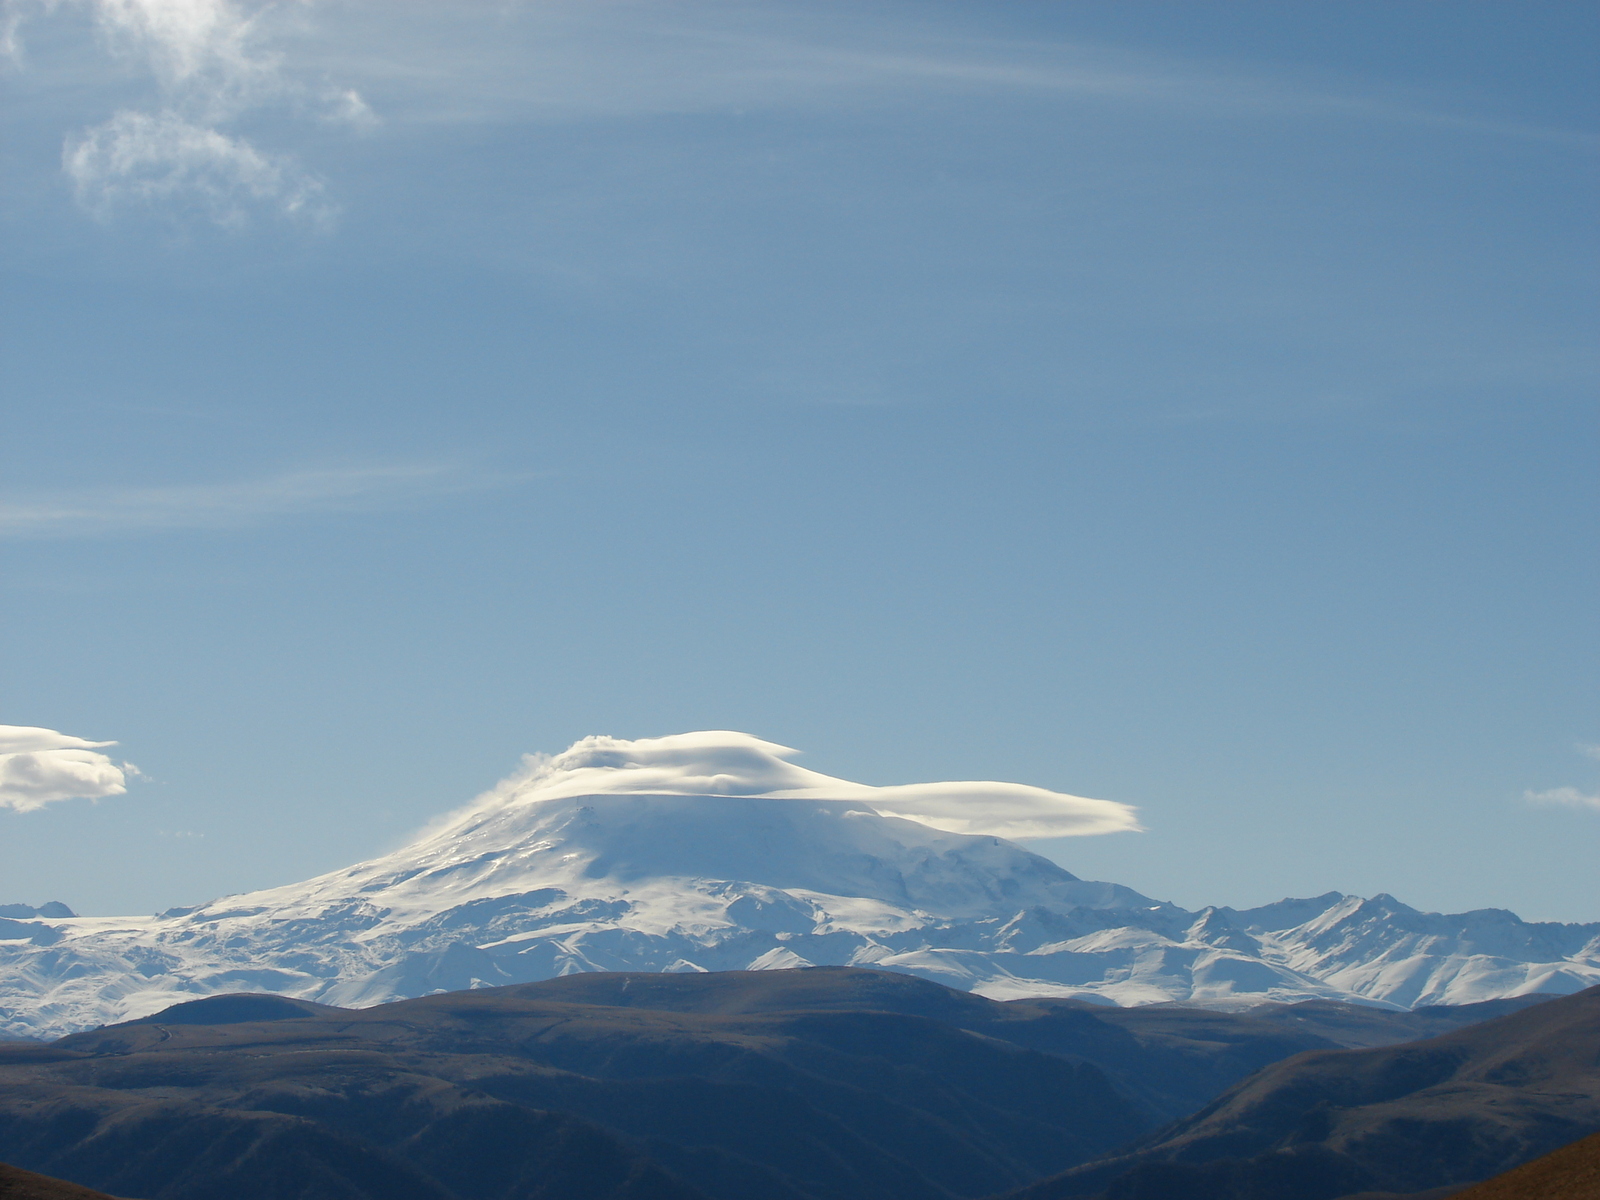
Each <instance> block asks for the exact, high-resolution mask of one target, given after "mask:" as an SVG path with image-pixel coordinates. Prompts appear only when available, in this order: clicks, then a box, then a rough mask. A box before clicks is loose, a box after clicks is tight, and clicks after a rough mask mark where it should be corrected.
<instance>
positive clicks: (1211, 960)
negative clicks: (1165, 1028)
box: [0, 792, 1600, 1038]
mask: <svg viewBox="0 0 1600 1200" xmlns="http://www.w3.org/2000/svg"><path fill="white" fill-rule="evenodd" d="M3 911H4V912H6V913H7V914H8V915H5V916H0V1035H5V1036H11V1037H35V1038H37V1037H54V1036H60V1035H63V1034H68V1033H72V1032H75V1031H79V1030H84V1029H90V1028H93V1027H95V1026H98V1025H102V1024H107V1023H112V1022H116V1021H122V1020H127V1019H130V1018H135V1017H140V1016H144V1015H146V1014H148V1013H152V1012H156V1011H158V1010H160V1009H162V1008H165V1007H167V1006H168V1005H170V1004H173V1003H176V1002H179V1001H182V1000H187V999H193V998H195V997H198V996H205V995H212V994H218V993H227V992H239V991H251V992H271V993H277V994H280V995H285V996H292V997H296V998H300V999H306V1000H314V1001H318V1002H321V1003H327V1004H335V1005H342V1006H363V1005H371V1004H378V1003H383V1002H386V1001H391V1000H397V999H402V998H406V997H413V996H422V995H427V994H429V993H433V992H439V991H453V990H460V989H468V988H473V987H483V986H493V985H502V984H510V983H520V982H526V981H533V980H540V979H548V978H552V977H555V976H560V975H563V974H568V973H571V972H575V971H666V972H697V971H717V970H731V969H746V968H749V969H764V968H782V967H796V966H807V965H857V966H875V967H879V968H883V969H887V970H893V971H899V972H905V973H907V974H911V975H916V976H920V977H922V978H925V979H930V980H935V981H938V982H940V983H944V984H947V985H949V986H951V987H956V988H960V989H963V990H967V991H973V992H976V993H978V994H980V995H983V996H987V997H991V998H995V999H1010V998H1019V997H1030V996H1057V997H1078V998H1083V999H1089V1000H1093V1001H1097V1002H1100V1003H1106V1004H1117V1005H1141V1004H1151V1003H1159V1002H1174V1001H1179V1002H1184V1003H1189V1004H1196V1003H1198V1004H1210V1005H1215V1006H1222V1007H1228V1006H1234V1007H1247V1006H1249V1005H1253V1004H1259V1003H1262V1002H1265V1001H1276V1002H1293V1001H1300V1000H1310V999H1327V1000H1351V1001H1356V1002H1359V1003H1364V1004H1371V1005H1376V1006H1381V1007H1387V1008H1393V1009H1409V1008H1412V1007H1414V1006H1418V1005H1435V1004H1469V1003H1474V1002H1478V1001H1483V1000H1488V999H1493V998H1497V997H1506V996H1520V995H1529V994H1562V993H1570V992H1575V991H1578V990H1579V989H1581V988H1584V987H1587V986H1590V985H1593V984H1596V983H1600V923H1595V924H1587V925H1577V924H1571V925H1567V924H1552V923H1530V922H1525V921H1522V920H1520V919H1518V918H1517V917H1516V916H1515V915H1514V914H1512V913H1510V912H1506V911H1503V910H1499V909H1486V910H1480V911H1477V912H1470V913H1462V914H1457V915H1452V916H1442V915H1439V914H1436V913H1422V912H1418V911H1417V910H1415V909H1412V908H1408V907H1407V906H1406V905H1404V904H1401V903H1400V902H1399V901H1397V900H1394V899H1393V898H1391V897H1389V896H1377V897H1374V898H1372V899H1361V898H1358V897H1354V896H1346V895H1341V894H1338V893H1331V892H1330V893H1328V894H1326V895H1323V896H1318V897H1315V898H1312V899H1304V900H1284V901H1281V902H1279V903H1277V904H1270V905H1266V906H1263V907H1260V908H1253V909H1246V910H1242V911H1241V910H1234V909H1230V908H1207V909H1204V910H1202V911H1199V912H1191V911H1188V910H1185V909H1182V908H1179V907H1178V906H1176V905H1174V904H1170V903H1166V902H1162V901H1158V900H1154V899H1151V898H1150V897H1148V896H1143V895H1140V894H1139V893H1138V892H1135V891H1133V890H1132V889H1130V888H1126V887H1121V886H1118V885H1116V884H1112V883H1092V882H1086V881H1083V880H1080V879H1078V878H1076V877H1075V876H1073V875H1071V874H1070V873H1068V872H1067V871H1065V870H1063V869H1062V868H1061V867H1059V866H1057V865H1056V864H1055V863H1053V862H1051V861H1049V860H1048V859H1045V858H1042V857H1040V856H1039V855H1036V854H1033V853H1031V852H1029V851H1028V850H1026V849H1024V848H1023V847H1022V846H1020V845H1018V844H1016V843H1014V842H1010V841H1007V840H1005V839H1003V838H999V837H994V836H987V835H975V834H965V833H953V832H947V831H945V830H941V829H936V828H932V827H930V825H928V824H925V823H922V822H920V821H916V820H911V819H907V818H905V817H899V816H885V815H882V814H881V813H880V812H879V811H878V810H877V809H875V808H874V807H873V806H872V805H871V804H870V803H868V802H866V801H861V800H838V801H834V800H826V799H772V798H768V797H765V796H747V795H716V794H701V795H685V794H673V793H661V794H654V793H627V794H618V793H615V792H609V793H607V792H602V793H600V794H591V795H570V796H556V797H554V798H551V797H549V796H547V795H542V794H540V795H534V796H532V797H531V798H530V797H529V796H526V795H510V796H501V797H499V798H497V799H496V800H495V801H494V802H493V803H487V804H479V805H478V806H475V807H473V808H471V809H468V810H466V811H465V812H463V813H460V814H456V815H455V816H454V817H453V818H451V819H449V820H447V821H445V822H444V823H442V824H441V825H440V826H439V827H438V828H436V829H434V830H433V831H431V832H429V833H427V834H426V835H424V836H423V837H421V838H419V839H418V840H417V841H415V842H414V843H412V844H411V845H408V846H406V847H404V848H403V849H400V850H397V851H395V852H394V853H392V854H388V855H385V856H384V857H382V858H377V859H373V860H371V861H369V862H364V863H360V864H357V865H356V866H353V867H350V868H347V869H345V870H341V871H335V872H333V873H330V874H327V875H323V876H320V877H318V878H316V879H312V880H309V881H307V882H305V883H299V884H293V885H290V886H287V887H280V888H274V889H270V890H267V891H261V892H253V893H250V894H247V895H238V896H229V897H225V898H223V899H221V900H217V901H214V902H212V903H210V904H206V905H202V906H200V907H197V908H189V909H173V910H170V911H168V912H165V913H161V914H159V915H157V916H154V917H116V918H105V917H72V916H69V915H65V913H66V912H67V911H68V910H65V909H64V908H62V907H61V906H46V907H45V908H43V909H38V910H33V909H26V910H24V906H12V907H10V908H7V909H5V910H3ZM9 914H14V915H9Z"/></svg>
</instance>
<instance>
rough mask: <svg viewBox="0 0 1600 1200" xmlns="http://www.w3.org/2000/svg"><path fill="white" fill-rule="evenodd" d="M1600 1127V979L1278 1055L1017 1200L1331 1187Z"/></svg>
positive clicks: (1492, 1162) (1280, 1196) (1164, 1198)
mask: <svg viewBox="0 0 1600 1200" xmlns="http://www.w3.org/2000/svg"><path fill="white" fill-rule="evenodd" d="M1596 1129H1600V988H1590V989H1589V990H1588V991H1585V992H1580V993H1578V994H1577V995H1575V996H1568V997H1564V998H1562V999H1559V1000H1553V1001H1550V1002H1549V1003H1547V1004H1540V1005H1537V1006H1535V1007H1532V1008H1529V1009H1526V1010H1524V1011H1521V1012H1516V1013H1512V1014H1510V1015H1507V1016H1503V1017H1499V1018H1496V1019H1494V1020H1491V1021H1487V1022H1484V1023H1483V1024H1480V1025H1475V1026H1472V1027H1469V1028H1466V1029H1462V1030H1458V1031H1456V1032H1453V1033H1448V1034H1444V1035H1442V1036H1440V1037H1436V1038H1430V1039H1427V1040H1424V1041H1419V1042H1411V1043H1406V1044H1402V1045H1398V1046H1391V1047H1385V1048H1382V1049H1373V1050H1344V1051H1313V1052H1310V1053H1306V1054H1300V1055H1296V1056H1294V1057H1293V1058H1289V1059H1286V1060H1284V1061H1283V1062H1280V1063H1277V1064H1274V1065H1272V1066H1269V1067H1267V1068H1265V1069H1264V1070H1262V1071H1260V1072H1259V1073H1257V1074H1256V1075H1254V1076H1252V1077H1251V1078H1249V1079H1247V1080H1245V1081H1244V1082H1243V1083H1240V1084H1239V1085H1237V1086H1236V1087H1234V1088H1233V1089H1232V1090H1230V1091H1229V1092H1228V1093H1227V1094H1226V1095H1224V1096H1222V1097H1221V1098H1219V1099H1218V1100H1217V1101H1215V1102H1214V1103H1213V1104H1211V1105H1209V1106H1207V1107H1206V1108H1205V1109H1203V1110H1202V1111H1200V1112H1199V1113H1196V1114H1195V1115H1194V1116H1192V1117H1190V1118H1188V1119H1186V1120H1183V1121H1179V1122H1178V1123H1176V1124H1175V1125H1173V1126H1171V1127H1169V1128H1167V1129H1165V1130H1163V1131H1161V1132H1160V1133H1159V1134H1158V1135H1155V1136H1154V1137H1153V1138H1151V1139H1149V1140H1147V1141H1146V1143H1145V1144H1143V1145H1142V1146H1140V1147H1138V1148H1137V1149H1136V1150H1135V1151H1134V1152H1132V1153H1128V1154H1124V1155H1122V1156H1119V1157H1115V1158H1111V1159H1107V1160H1103V1161H1101V1162H1097V1163H1091V1164H1087V1165H1084V1166H1082V1167H1079V1168H1076V1169H1073V1170H1069V1171H1068V1172H1066V1173H1065V1174H1064V1175H1062V1176H1060V1177H1059V1178H1056V1179H1052V1180H1047V1181H1045V1182H1043V1183H1039V1184H1035V1185H1033V1186H1031V1187H1029V1188H1026V1189H1024V1190H1022V1191H1021V1192H1019V1193H1017V1197H1018V1200H1058V1198H1061V1200H1064V1198H1067V1197H1090V1196H1093V1197H1104V1200H1257V1198H1258V1197H1271V1198H1272V1200H1335V1198H1337V1197H1344V1196H1348V1195H1352V1194H1356V1193H1361V1192H1382V1191H1389V1192H1397V1193H1402V1194H1406V1193H1415V1192H1423V1191H1426V1190H1428V1189H1431V1188H1442V1187H1446V1186H1448V1185H1465V1184H1467V1183H1471V1182H1473V1181H1475V1180H1482V1179H1485V1178H1488V1177H1490V1176H1493V1175H1496V1174H1499V1173H1501V1172H1503V1171H1505V1170H1507V1169H1509V1168H1512V1167H1515V1166H1517V1165H1518V1164H1520V1163H1524V1162H1526V1161H1528V1160H1529V1159H1531V1158H1534V1157H1537V1156H1538V1155H1541V1154H1544V1153H1547V1152H1548V1151H1550V1150H1553V1149H1555V1148H1556V1147H1559V1146H1562V1145H1564V1144H1565V1143H1568V1142H1571V1141H1573V1140H1574V1139H1576V1138H1579V1137H1582V1136H1583V1135H1585V1134H1588V1133H1591V1132H1593V1131H1595V1130H1596Z"/></svg>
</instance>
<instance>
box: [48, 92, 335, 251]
mask: <svg viewBox="0 0 1600 1200" xmlns="http://www.w3.org/2000/svg"><path fill="white" fill-rule="evenodd" d="M61 164H62V168H63V169H64V170H65V171H66V173H67V175H68V176H69V177H70V178H71V179H72V183H73V187H74V189H75V190H76V192H77V197H78V202H79V203H80V204H82V205H83V206H84V207H85V208H87V209H89V210H90V211H91V212H94V213H96V214H97V215H99V216H102V217H105V216H108V215H110V213H111V211H112V210H113V209H116V208H118V207H121V206H122V205H124V204H126V203H128V202H130V201H132V202H139V203H143V204H146V205H149V204H156V203H162V202H171V201H178V202H180V203H182V204H184V205H187V206H197V207H199V208H200V209H202V210H203V211H204V212H205V213H206V215H208V216H209V217H210V218H211V219H212V220H213V221H215V222H216V223H217V224H219V225H222V226H225V227H238V226H240V225H243V224H245V223H247V222H248V220H249V216H250V213H251V212H252V210H255V209H257V208H262V207H266V208H271V209H276V210H277V211H278V212H280V213H282V214H283V215H285V216H290V217H303V218H310V219H311V220H313V221H314V222H316V223H319V224H325V223H327V222H328V221H329V220H331V218H332V217H333V215H334V209H333V207H332V206H331V205H329V204H328V203H327V202H326V201H324V200H323V198H322V193H323V185H322V182H321V180H319V179H316V178H315V177H313V176H311V175H309V174H307V173H306V172H305V171H303V170H301V169H300V167H299V166H297V165H296V164H295V162H294V161H293V160H292V159H289V158H285V157H282V156H269V155H266V154H263V153H262V152H261V151H259V150H257V149H256V148H255V147H254V146H252V145H251V144H250V143H249V142H248V141H245V140H244V139H243V138H235V137H229V136H228V135H227V134H225V133H221V132H219V131H218V130H216V129H213V128H210V127H208V126H204V125H196V124H194V123H192V122H190V121H186V120H184V119H183V118H182V117H180V116H179V115H178V114H177V113H173V112H163V113H158V114H155V115H152V114H150V113H141V112H119V113H117V114H116V116H114V117H112V118H111V119H110V120H109V121H106V122H105V123H104V124H102V125H97V126H95V127H94V128H93V129H90V130H88V131H87V132H86V133H85V134H84V135H83V136H82V137H80V138H77V139H76V140H73V139H68V141H67V144H66V145H65V146H64V147H63V148H62V152H61Z"/></svg>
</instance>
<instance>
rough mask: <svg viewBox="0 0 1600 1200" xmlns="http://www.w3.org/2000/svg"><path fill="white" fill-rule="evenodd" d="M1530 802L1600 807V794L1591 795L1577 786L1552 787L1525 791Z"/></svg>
mask: <svg viewBox="0 0 1600 1200" xmlns="http://www.w3.org/2000/svg"><path fill="white" fill-rule="evenodd" d="M1522 798H1523V799H1524V800H1526V801H1527V802H1528V803H1529V804H1555V805H1560V806H1562V807H1564V808H1600V795H1596V796H1590V795H1587V794H1586V793H1584V792H1580V791H1579V790H1578V789H1577V788H1575V787H1558V788H1551V789H1550V790H1549V791H1547V792H1523V793H1522Z"/></svg>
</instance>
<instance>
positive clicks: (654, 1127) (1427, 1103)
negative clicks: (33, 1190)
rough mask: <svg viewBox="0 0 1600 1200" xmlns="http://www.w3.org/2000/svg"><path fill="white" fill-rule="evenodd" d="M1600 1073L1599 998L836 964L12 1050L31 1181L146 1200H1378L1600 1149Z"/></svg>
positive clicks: (19, 1139) (645, 979)
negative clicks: (1440, 1005) (1391, 1192)
mask: <svg viewBox="0 0 1600 1200" xmlns="http://www.w3.org/2000/svg"><path fill="white" fill-rule="evenodd" d="M1436 1031H1442V1032H1441V1033H1440V1035H1439V1036H1435V1037H1432V1038H1430V1039H1428V1040H1423V1041H1405V1040H1404V1039H1407V1038H1410V1037H1414V1036H1416V1035H1417V1034H1418V1033H1419V1032H1423V1033H1429V1032H1436ZM1349 1045H1355V1046H1359V1047H1364V1048H1360V1049H1344V1048H1341V1047H1344V1046H1349ZM1597 1051H1600V988H1597V989H1592V990H1590V991H1587V992H1584V993H1581V994H1579V995H1576V996H1568V997H1561V998H1556V999H1550V1000H1543V1001H1539V1000H1536V999H1531V998H1525V999H1520V1000H1517V999H1512V1000H1498V1001H1491V1002H1488V1003H1486V1004H1484V1005H1479V1006H1474V1007H1473V1008H1470V1009H1419V1010H1415V1011H1412V1012H1399V1011H1392V1010H1383V1009H1377V1008H1373V1007H1370V1006H1364V1007H1363V1006H1352V1005H1346V1004H1340V1003H1335V1002H1328V1001H1311V1002H1306V1003H1303V1004H1298V1005H1275V1004H1267V1005H1263V1006H1260V1007H1258V1008H1256V1009H1254V1010H1252V1011H1251V1012H1249V1013H1243V1014H1241V1013H1231V1012H1225V1011H1218V1010H1208V1009H1193V1008H1185V1007H1179V1006H1169V1005H1151V1006H1145V1007H1139V1008H1111V1007H1106V1006H1103V1005H1095V1004H1089V1003H1086V1002H1084V1001H1079V1000H1070V999H1057V998H1039V999H1028V1000H1012V1001H1005V1002H999V1001H993V1000H987V999H985V998H983V997H980V996H975V995H972V994H971V993H965V992H959V991H954V990H951V989H948V988H944V987H941V986H939V985H937V984H934V983H930V982H927V981H925V980H920V979H916V978H913V977H911V976H907V975H903V974H896V973H893V972H883V971H875V970H864V969H860V968H848V967H821V968H811V969H803V970H792V971H765V972H747V971H740V972H726V973H715V974H707V973H687V974H685V973H679V974H670V973H652V974H634V973H592V974H579V975H571V976H567V977H564V978H560V979H552V980H547V981H544V982H540V983H533V984H522V985H517V986H512V987H504V988H492V989H478V990H474V991H468V992H454V993H447V994H444V995H438V996H428V997H423V998H420V999H415V1000H405V1001H398V1002H395V1003H391V1004H384V1005H378V1006H375V1007H371V1008H366V1009H360V1010H346V1009H338V1008H331V1007H327V1006H324V1005H318V1004H313V1003H310V1002H307V1001H302V1000H293V999H289V998H285V997H282V996H274V995H230V996H213V997H209V998H206V999H201V1000H196V1001H190V1002H187V1003H184V1004H180V1005H177V1006H175V1007H173V1008H170V1009H167V1010H165V1011H163V1012H161V1013H158V1014H154V1015H152V1016H151V1017H148V1018H145V1019H143V1020H140V1021H136V1022H131V1023H126V1024H121V1025H116V1026H110V1027H107V1028H104V1029H98V1030H94V1031H91V1032H86V1033H80V1034H76V1035H73V1036H70V1037H67V1038H63V1039H61V1040H59V1041H56V1042H54V1043H51V1044H49V1045H41V1044H37V1043H25V1042H11V1043H0V1160H3V1161H7V1162H10V1163H14V1164H16V1165H17V1166H20V1167H24V1168H26V1169H28V1170H31V1171H38V1172H43V1173H47V1174H50V1175H56V1176H60V1177H63V1178H67V1179H71V1180H73V1181H75V1182H77V1183H79V1184H84V1185H88V1186H92V1187H97V1188H101V1189H104V1190H105V1191H107V1192H110V1193H113V1194H116V1195H121V1196H137V1197H143V1198H144V1200H290V1198H294V1200H321V1198H324V1197H339V1198H340V1200H752V1198H754V1197H761V1200H956V1198H968V1200H977V1198H979V1197H990V1196H996V1195H999V1194H1011V1195H1013V1198H1014V1200H1021V1198H1022V1197H1027V1200H1056V1198H1057V1197H1068V1196H1070V1197H1089V1196H1093V1197H1095V1198H1096V1200H1260V1198H1261V1197H1267V1196H1270V1197H1271V1198H1272V1200H1355V1198H1354V1197H1353V1196H1351V1195H1350V1193H1352V1192H1356V1191H1361V1192H1367V1191H1370V1190H1371V1189H1372V1188H1374V1187H1383V1188H1393V1187H1399V1188H1402V1189H1404V1190H1408V1191H1410V1190H1416V1189H1417V1188H1418V1187H1423V1188H1431V1187H1434V1186H1437V1185H1440V1184H1452V1183H1460V1182H1467V1181H1469V1180H1473V1179H1477V1178H1482V1177H1484V1176H1486V1175H1489V1174H1493V1173H1494V1172H1496V1171H1498V1170H1500V1169H1502V1168H1504V1167H1510V1166H1515V1165H1517V1164H1518V1163H1520V1162H1523V1161H1525V1160H1526V1159H1528V1158H1530V1157H1533V1156H1534V1155H1537V1154H1539V1153H1542V1152H1543V1151H1545V1150H1549V1149H1552V1148H1554V1147H1555V1146H1557V1145H1560V1144H1561V1143H1562V1142H1564V1141H1571V1140H1572V1139H1574V1138H1576V1137H1579V1136H1581V1135H1583V1134H1584V1133H1587V1132H1589V1131H1591V1130H1593V1129H1596V1128H1600V1059H1597V1057H1596V1054H1597ZM1219 1091H1221V1092H1222V1093H1223V1094H1222V1095H1221V1096H1216V1093H1217V1092H1219ZM1213 1097H1216V1098H1215V1099H1213ZM1207 1101H1210V1103H1207ZM1197 1108H1198V1109H1199V1111H1196V1109H1197ZM1174 1117H1176V1118H1177V1120H1176V1122H1175V1123H1173V1118H1174ZM1019 1189H1021V1190H1019ZM0 1194H3V1193H0ZM52 1200H53V1198H52ZM63 1200H65V1198H63Z"/></svg>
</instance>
